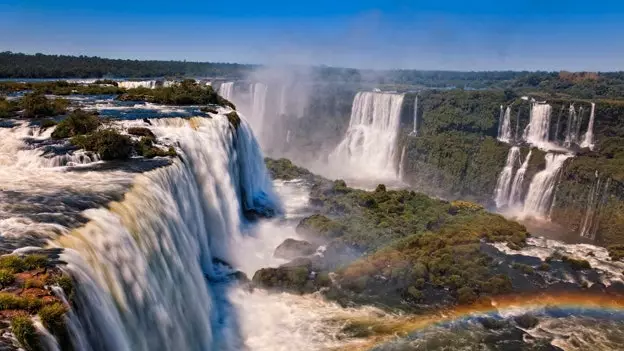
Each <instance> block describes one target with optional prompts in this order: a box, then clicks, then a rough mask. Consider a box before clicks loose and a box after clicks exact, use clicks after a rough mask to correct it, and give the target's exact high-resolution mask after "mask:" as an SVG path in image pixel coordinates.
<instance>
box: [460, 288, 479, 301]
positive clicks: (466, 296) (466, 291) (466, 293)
mask: <svg viewBox="0 0 624 351" xmlns="http://www.w3.org/2000/svg"><path fill="white" fill-rule="evenodd" d="M476 300H477V294H475V292H474V290H473V289H472V288H470V287H467V286H465V287H463V288H459V289H458V290H457V301H458V302H459V303H460V304H471V303H473V302H475V301H476Z"/></svg>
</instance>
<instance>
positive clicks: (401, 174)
mask: <svg viewBox="0 0 624 351" xmlns="http://www.w3.org/2000/svg"><path fill="white" fill-rule="evenodd" d="M406 150H407V149H406V146H405V145H403V149H402V150H401V159H400V160H399V174H398V177H397V178H399V180H402V181H404V180H405V152H406Z"/></svg>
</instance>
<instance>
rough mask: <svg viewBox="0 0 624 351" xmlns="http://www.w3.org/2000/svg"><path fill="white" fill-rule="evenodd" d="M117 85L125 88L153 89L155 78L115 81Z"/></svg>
mask: <svg viewBox="0 0 624 351" xmlns="http://www.w3.org/2000/svg"><path fill="white" fill-rule="evenodd" d="M117 86H119V87H120V88H125V89H135V88H148V89H154V88H155V87H156V81H155V80H142V81H130V80H128V81H121V82H117Z"/></svg>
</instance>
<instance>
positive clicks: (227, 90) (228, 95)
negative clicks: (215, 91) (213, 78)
mask: <svg viewBox="0 0 624 351" xmlns="http://www.w3.org/2000/svg"><path fill="white" fill-rule="evenodd" d="M219 95H221V96H222V97H223V98H225V99H227V100H230V101H232V98H233V97H234V82H226V83H222V84H221V85H220V86H219Z"/></svg>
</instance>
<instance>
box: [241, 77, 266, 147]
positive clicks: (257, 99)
mask: <svg viewBox="0 0 624 351" xmlns="http://www.w3.org/2000/svg"><path fill="white" fill-rule="evenodd" d="M249 91H250V97H251V110H250V111H248V112H247V114H246V115H247V118H248V119H249V124H251V127H252V128H253V130H254V133H255V134H256V135H258V138H259V139H260V140H262V137H263V129H264V127H265V125H264V122H265V121H264V117H265V113H266V102H267V91H268V88H267V86H266V85H265V84H262V83H252V84H251V86H250V88H249Z"/></svg>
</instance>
